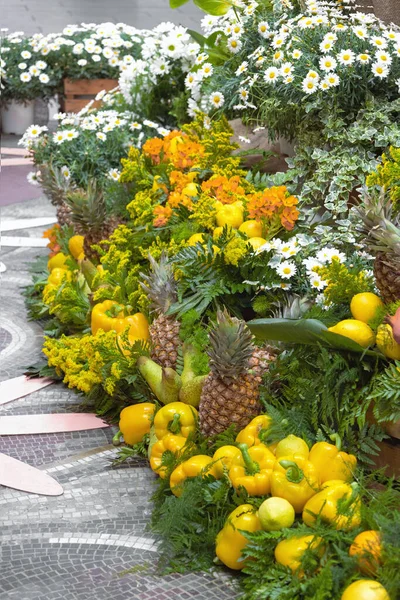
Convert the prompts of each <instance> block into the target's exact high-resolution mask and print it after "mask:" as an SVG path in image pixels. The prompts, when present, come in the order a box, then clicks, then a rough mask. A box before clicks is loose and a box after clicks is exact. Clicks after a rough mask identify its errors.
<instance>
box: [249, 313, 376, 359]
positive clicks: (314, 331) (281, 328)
mask: <svg viewBox="0 0 400 600" xmlns="http://www.w3.org/2000/svg"><path fill="white" fill-rule="evenodd" d="M247 326H248V327H249V329H250V331H251V332H252V333H253V334H254V335H255V336H256V337H257V338H259V339H261V340H275V341H280V342H287V343H291V344H322V345H323V346H327V347H329V348H334V349H335V350H347V351H349V352H358V353H360V354H368V355H369V356H381V355H380V354H378V353H377V352H373V351H371V350H365V348H363V347H362V346H360V344H357V342H355V341H353V340H351V339H350V338H348V337H345V336H343V335H339V334H337V333H333V332H332V331H329V330H328V328H327V327H326V326H325V325H324V324H323V323H321V321H317V320H316V319H298V320H294V319H254V320H253V321H249V322H248V323H247Z"/></svg>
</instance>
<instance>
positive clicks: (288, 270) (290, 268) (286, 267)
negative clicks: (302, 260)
mask: <svg viewBox="0 0 400 600" xmlns="http://www.w3.org/2000/svg"><path fill="white" fill-rule="evenodd" d="M275 270H276V272H277V273H278V275H280V276H281V277H282V279H290V278H291V277H293V275H295V273H296V271H297V268H296V265H295V264H294V263H293V262H291V261H290V260H284V261H283V262H281V264H280V265H277V266H276V267H275Z"/></svg>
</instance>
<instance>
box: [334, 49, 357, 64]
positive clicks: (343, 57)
mask: <svg viewBox="0 0 400 600" xmlns="http://www.w3.org/2000/svg"><path fill="white" fill-rule="evenodd" d="M337 58H338V61H339V62H340V64H341V65H347V66H350V65H352V64H353V62H354V61H355V58H356V55H355V54H354V52H353V50H350V49H347V50H341V51H340V52H339V54H338V57H337Z"/></svg>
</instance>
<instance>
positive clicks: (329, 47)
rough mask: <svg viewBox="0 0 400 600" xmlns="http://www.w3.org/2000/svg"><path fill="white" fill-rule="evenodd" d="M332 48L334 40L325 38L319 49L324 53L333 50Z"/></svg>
mask: <svg viewBox="0 0 400 600" xmlns="http://www.w3.org/2000/svg"><path fill="white" fill-rule="evenodd" d="M332 48H333V42H332V41H331V40H323V41H322V42H321V43H320V45H319V49H320V50H321V52H324V53H325V52H329V50H332Z"/></svg>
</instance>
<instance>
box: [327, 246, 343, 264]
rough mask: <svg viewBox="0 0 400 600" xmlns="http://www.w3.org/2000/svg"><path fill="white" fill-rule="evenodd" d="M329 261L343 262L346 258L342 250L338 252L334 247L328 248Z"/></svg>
mask: <svg viewBox="0 0 400 600" xmlns="http://www.w3.org/2000/svg"><path fill="white" fill-rule="evenodd" d="M328 256H329V261H330V262H332V261H333V260H337V261H338V262H340V263H344V262H345V260H346V255H345V254H344V252H340V251H339V250H337V249H336V248H330V249H329V251H328Z"/></svg>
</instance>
